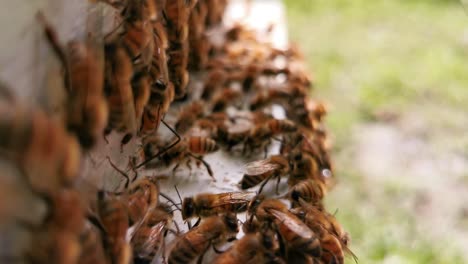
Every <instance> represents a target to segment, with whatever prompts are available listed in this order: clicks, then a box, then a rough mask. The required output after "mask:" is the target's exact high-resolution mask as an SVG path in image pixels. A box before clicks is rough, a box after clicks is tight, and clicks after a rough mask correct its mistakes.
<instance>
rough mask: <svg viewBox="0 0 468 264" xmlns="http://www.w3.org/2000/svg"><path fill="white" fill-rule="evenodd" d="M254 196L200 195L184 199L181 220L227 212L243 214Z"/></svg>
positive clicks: (251, 194) (243, 194)
mask: <svg viewBox="0 0 468 264" xmlns="http://www.w3.org/2000/svg"><path fill="white" fill-rule="evenodd" d="M254 194H255V193H252V192H228V193H217V194H213V193H200V194H197V195H195V196H193V197H186V198H184V201H183V202H182V218H183V219H184V220H186V219H188V218H191V217H194V216H198V217H207V216H211V215H215V214H220V213H227V212H232V213H240V212H244V211H246V210H247V205H248V203H249V202H250V200H252V198H253V196H254Z"/></svg>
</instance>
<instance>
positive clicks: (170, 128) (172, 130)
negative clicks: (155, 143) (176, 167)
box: [135, 119, 181, 169]
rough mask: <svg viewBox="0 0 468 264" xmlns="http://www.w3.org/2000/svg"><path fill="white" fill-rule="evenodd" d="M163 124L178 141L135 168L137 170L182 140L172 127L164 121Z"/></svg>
mask: <svg viewBox="0 0 468 264" xmlns="http://www.w3.org/2000/svg"><path fill="white" fill-rule="evenodd" d="M161 122H162V123H163V124H164V125H165V126H166V127H167V128H168V129H169V130H170V131H171V132H172V133H174V135H175V136H176V137H177V139H176V141H174V142H173V143H171V144H170V145H169V146H167V147H165V148H164V149H162V150H161V151H159V152H158V153H156V154H154V155H153V156H151V157H149V158H148V159H146V160H145V161H143V162H142V163H140V164H138V166H136V167H135V169H139V168H141V167H142V166H145V165H146V164H148V163H149V162H150V161H152V160H154V159H155V158H157V157H159V156H160V155H162V154H163V153H165V152H166V151H168V150H169V149H171V148H173V147H174V146H175V145H177V144H178V143H179V142H180V140H181V138H180V135H179V134H178V133H177V132H176V131H175V130H174V129H173V128H172V127H170V126H169V125H168V124H167V123H166V122H165V121H164V119H161Z"/></svg>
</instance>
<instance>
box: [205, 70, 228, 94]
mask: <svg viewBox="0 0 468 264" xmlns="http://www.w3.org/2000/svg"><path fill="white" fill-rule="evenodd" d="M225 82H226V71H225V70H224V69H223V68H221V67H215V68H213V69H212V70H210V71H208V73H207V76H206V78H205V81H204V83H203V92H202V94H201V99H203V100H207V101H208V100H210V99H211V97H212V96H213V95H214V94H215V93H216V91H218V90H219V89H220V88H221V87H222V86H223V85H224V83H225Z"/></svg>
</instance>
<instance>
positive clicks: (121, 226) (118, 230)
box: [98, 191, 132, 264]
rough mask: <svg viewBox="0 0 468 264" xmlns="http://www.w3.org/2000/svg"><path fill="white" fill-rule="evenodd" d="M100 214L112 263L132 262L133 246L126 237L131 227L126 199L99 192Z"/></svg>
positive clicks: (107, 250)
mask: <svg viewBox="0 0 468 264" xmlns="http://www.w3.org/2000/svg"><path fill="white" fill-rule="evenodd" d="M98 215H99V218H100V221H101V223H102V225H103V227H104V229H105V232H106V237H105V240H106V242H107V244H108V246H107V248H106V253H107V255H108V256H109V258H110V259H111V262H112V263H122V264H123V263H130V260H131V258H132V252H131V247H130V245H129V244H128V242H126V240H125V237H126V234H127V229H128V228H129V220H128V218H129V217H128V209H127V205H126V203H125V201H124V200H123V199H122V198H120V197H118V196H116V195H113V194H106V193H104V192H103V191H99V192H98Z"/></svg>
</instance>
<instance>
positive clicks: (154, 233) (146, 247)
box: [140, 222, 166, 255]
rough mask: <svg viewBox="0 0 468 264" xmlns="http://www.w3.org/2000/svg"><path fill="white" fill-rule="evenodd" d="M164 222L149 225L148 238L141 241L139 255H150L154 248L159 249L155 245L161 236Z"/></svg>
mask: <svg viewBox="0 0 468 264" xmlns="http://www.w3.org/2000/svg"><path fill="white" fill-rule="evenodd" d="M165 226H166V223H165V222H159V223H158V224H156V225H154V226H153V227H151V230H150V234H149V236H148V239H147V240H146V241H145V242H144V243H143V245H142V246H141V249H140V252H141V253H140V255H150V254H151V252H153V251H154V250H159V249H158V248H156V247H155V246H157V245H158V242H159V240H161V239H162V238H163V233H164V227H165Z"/></svg>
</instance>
